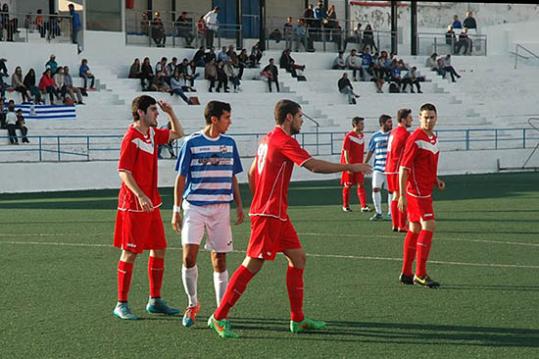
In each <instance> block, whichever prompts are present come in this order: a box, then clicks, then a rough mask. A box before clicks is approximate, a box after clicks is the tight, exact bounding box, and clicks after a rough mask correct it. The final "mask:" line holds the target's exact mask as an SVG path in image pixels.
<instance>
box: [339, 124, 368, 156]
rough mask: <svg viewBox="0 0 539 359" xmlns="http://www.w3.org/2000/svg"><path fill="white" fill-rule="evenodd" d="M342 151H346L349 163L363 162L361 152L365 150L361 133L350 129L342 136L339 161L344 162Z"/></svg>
mask: <svg viewBox="0 0 539 359" xmlns="http://www.w3.org/2000/svg"><path fill="white" fill-rule="evenodd" d="M344 151H346V152H348V161H349V163H363V154H364V152H365V140H364V135H363V133H359V134H358V133H356V132H355V131H350V132H348V133H347V134H346V135H345V136H344V141H343V144H342V150H341V163H346V161H345V158H344Z"/></svg>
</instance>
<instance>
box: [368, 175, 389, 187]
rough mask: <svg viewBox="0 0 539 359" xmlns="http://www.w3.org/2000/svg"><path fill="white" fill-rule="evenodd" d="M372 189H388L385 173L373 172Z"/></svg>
mask: <svg viewBox="0 0 539 359" xmlns="http://www.w3.org/2000/svg"><path fill="white" fill-rule="evenodd" d="M372 188H380V189H382V188H385V189H387V179H386V174H385V173H383V172H378V171H372Z"/></svg>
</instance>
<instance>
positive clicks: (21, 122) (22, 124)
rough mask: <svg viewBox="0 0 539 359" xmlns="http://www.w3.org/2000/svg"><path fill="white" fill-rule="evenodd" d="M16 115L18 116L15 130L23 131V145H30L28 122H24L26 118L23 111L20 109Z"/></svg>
mask: <svg viewBox="0 0 539 359" xmlns="http://www.w3.org/2000/svg"><path fill="white" fill-rule="evenodd" d="M15 115H16V116H17V122H16V123H15V128H17V129H19V131H21V137H22V143H30V141H28V137H27V135H28V127H26V122H25V121H24V116H23V114H22V110H21V109H18V110H17V111H16V112H15Z"/></svg>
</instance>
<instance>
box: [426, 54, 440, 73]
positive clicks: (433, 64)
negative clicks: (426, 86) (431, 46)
mask: <svg viewBox="0 0 539 359" xmlns="http://www.w3.org/2000/svg"><path fill="white" fill-rule="evenodd" d="M425 66H426V67H428V68H429V69H431V70H432V71H436V72H437V73H438V75H443V74H444V72H443V66H441V63H440V61H438V54H437V53H435V52H434V53H433V54H432V55H430V56H429V58H428V59H427V62H426V63H425Z"/></svg>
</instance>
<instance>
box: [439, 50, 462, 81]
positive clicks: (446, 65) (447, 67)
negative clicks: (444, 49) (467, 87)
mask: <svg viewBox="0 0 539 359" xmlns="http://www.w3.org/2000/svg"><path fill="white" fill-rule="evenodd" d="M442 63H443V71H444V75H443V76H444V78H445V75H446V74H447V73H448V72H449V74H450V75H451V81H452V82H456V80H455V76H457V78H459V79H460V75H459V74H458V73H457V71H455V68H454V67H453V66H451V55H450V54H447V55H446V56H445V57H444V58H443V60H442Z"/></svg>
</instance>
